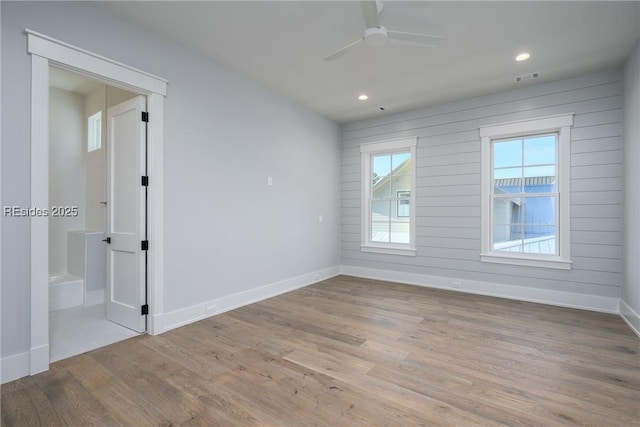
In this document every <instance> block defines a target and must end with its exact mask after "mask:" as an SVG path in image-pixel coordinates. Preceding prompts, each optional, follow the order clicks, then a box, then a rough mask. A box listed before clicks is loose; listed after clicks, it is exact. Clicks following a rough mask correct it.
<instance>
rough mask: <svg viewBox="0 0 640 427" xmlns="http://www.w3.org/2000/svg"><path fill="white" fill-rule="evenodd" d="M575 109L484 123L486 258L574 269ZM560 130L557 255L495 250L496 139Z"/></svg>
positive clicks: (483, 248)
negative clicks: (570, 111)
mask: <svg viewBox="0 0 640 427" xmlns="http://www.w3.org/2000/svg"><path fill="white" fill-rule="evenodd" d="M573 115H574V113H567V114H561V115H555V116H546V117H539V118H535V119H527V120H518V121H513V122H507V123H498V124H493V125H487V126H481V127H480V128H479V129H480V155H481V251H480V260H481V261H482V262H489V263H499V264H509V265H522V266H529V267H542V268H553V269H562V270H570V269H571V253H570V250H571V237H570V234H571V211H570V210H571V204H570V194H571V193H570V182H571V163H570V157H571V126H572V125H573ZM551 133H556V134H557V143H556V144H557V145H556V153H557V158H556V180H557V183H558V189H557V193H558V196H557V197H558V199H557V200H558V206H557V207H556V209H557V212H556V217H557V224H556V227H557V228H556V239H557V241H556V245H557V248H558V254H557V255H546V254H523V253H515V252H499V251H494V250H493V248H492V244H493V237H492V236H493V214H494V213H493V203H492V190H491V189H492V184H493V182H492V176H493V173H492V172H493V141H497V140H503V139H507V138H526V137H531V136H536V135H542V134H551Z"/></svg>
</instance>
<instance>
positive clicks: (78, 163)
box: [49, 66, 146, 362]
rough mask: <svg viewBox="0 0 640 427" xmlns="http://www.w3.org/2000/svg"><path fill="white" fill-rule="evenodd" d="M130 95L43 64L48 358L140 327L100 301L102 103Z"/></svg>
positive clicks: (103, 255)
mask: <svg viewBox="0 0 640 427" xmlns="http://www.w3.org/2000/svg"><path fill="white" fill-rule="evenodd" d="M136 97H138V94H136V93H134V92H130V91H127V90H124V89H120V88H117V87H113V86H109V85H107V84H104V83H102V82H99V81H97V80H93V79H90V78H88V77H86V76H82V75H80V74H77V73H73V72H71V71H67V70H63V69H60V68H56V67H53V66H51V67H50V68H49V206H50V212H49V213H50V216H49V357H50V359H49V361H50V362H54V361H57V360H61V359H64V358H67V357H71V356H74V355H76V354H80V353H84V352H86V351H89V350H93V349H95V348H98V347H102V346H105V345H108V344H112V343H115V342H117V341H121V340H123V339H127V338H130V337H133V336H135V335H137V334H138V333H139V332H140V331H139V330H138V331H134V330H131V329H129V328H127V327H125V326H124V325H121V324H119V323H118V321H119V319H118V318H113V315H111V316H109V313H108V312H107V304H106V297H107V295H108V294H109V292H107V279H108V274H107V266H108V258H107V255H108V252H107V249H108V246H107V243H106V241H107V228H108V227H107V216H108V215H107V213H108V210H109V207H110V205H111V203H110V202H109V197H108V195H107V187H108V185H107V177H108V173H107V165H108V164H109V163H111V162H110V161H109V159H108V156H109V153H110V152H111V151H110V150H109V149H108V144H109V140H110V135H109V129H108V126H107V124H108V117H109V114H108V111H111V110H110V109H111V108H113V107H116V106H117V105H120V104H121V103H123V102H125V101H129V100H131V99H134V98H136ZM145 160H146V153H145ZM145 163H146V162H145ZM130 166H135V165H130ZM136 169H137V168H136ZM132 174H137V171H136V170H133V171H130V173H129V175H132ZM125 175H126V171H125ZM134 185H135V184H134ZM134 214H135V213H134ZM143 216H144V215H143ZM144 273H145V275H146V272H144ZM129 285H130V286H144V283H142V284H137V283H129ZM145 303H146V301H145ZM121 323H122V322H121ZM138 329H140V328H139V327H138Z"/></svg>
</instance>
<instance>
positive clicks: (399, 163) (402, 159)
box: [391, 153, 411, 175]
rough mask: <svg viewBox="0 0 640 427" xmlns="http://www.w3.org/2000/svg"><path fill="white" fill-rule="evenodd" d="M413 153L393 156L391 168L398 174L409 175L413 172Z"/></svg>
mask: <svg viewBox="0 0 640 427" xmlns="http://www.w3.org/2000/svg"><path fill="white" fill-rule="evenodd" d="M410 157H411V153H398V154H393V155H392V156H391V169H392V170H393V171H394V173H395V174H396V175H407V174H410V173H411V168H410V167H408V166H410V165H411V160H410Z"/></svg>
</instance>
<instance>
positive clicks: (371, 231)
mask: <svg viewBox="0 0 640 427" xmlns="http://www.w3.org/2000/svg"><path fill="white" fill-rule="evenodd" d="M416 145H417V138H415V137H414V138H406V139H398V140H392V141H383V142H376V143H371V144H362V145H361V146H360V153H361V156H362V245H361V248H362V250H363V251H365V252H381V253H389V254H396V255H415V253H416V250H415V192H414V191H413V188H414V187H415V161H414V159H415V155H416Z"/></svg>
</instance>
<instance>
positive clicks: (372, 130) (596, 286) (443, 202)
mask: <svg viewBox="0 0 640 427" xmlns="http://www.w3.org/2000/svg"><path fill="white" fill-rule="evenodd" d="M621 107H622V87H621V72H620V71H619V70H610V71H605V72H600V73H597V74H590V75H586V76H580V77H575V78H570V79H564V80H559V81H555V82H550V83H545V84H538V85H532V86H527V87H523V88H519V89H515V90H511V91H507V92H502V93H498V94H493V95H487V96H482V97H477V98H473V99H468V100H463V101H457V102H452V103H448V104H445V105H440V106H436V107H430V108H425V109H420V110H413V111H408V112H404V113H399V114H395V115H385V116H381V117H379V118H375V119H369V120H363V121H358V122H353V123H349V124H345V125H343V127H342V264H343V265H348V266H356V267H365V268H376V269H382V270H391V271H399V272H405V273H414V274H423V275H430V276H441V277H450V278H454V279H460V280H477V281H485V282H492V283H504V284H511V285H517V286H525V287H534V288H540V289H549V290H558V291H566V292H572V293H581V294H589V295H598V296H603V297H613V298H618V297H619V295H620V281H621V264H622V262H621V245H622V230H621V223H622V221H621V212H622V208H621V203H622V195H621V194H622V193H621V190H622V178H621V177H622V165H621V163H622V153H621V132H622V124H621V122H622V111H621ZM569 112H574V113H575V117H574V126H573V128H572V132H571V254H572V261H573V266H572V269H571V270H570V271H562V270H548V269H541V268H533V267H518V266H508V265H499V264H488V263H481V262H480V261H479V252H480V137H479V134H478V127H479V126H482V125H488V124H494V123H501V122H508V121H513V120H519V119H527V118H535V117H541V116H549V115H554V114H562V113H569ZM408 136H418V152H417V179H416V181H417V188H416V211H417V218H416V222H417V224H416V226H417V228H416V234H417V242H416V243H417V248H418V253H417V256H416V257H404V256H397V255H384V254H375V253H366V252H361V251H360V153H359V145H360V144H362V143H366V142H374V141H381V140H386V139H395V138H402V137H408Z"/></svg>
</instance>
